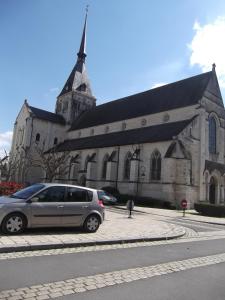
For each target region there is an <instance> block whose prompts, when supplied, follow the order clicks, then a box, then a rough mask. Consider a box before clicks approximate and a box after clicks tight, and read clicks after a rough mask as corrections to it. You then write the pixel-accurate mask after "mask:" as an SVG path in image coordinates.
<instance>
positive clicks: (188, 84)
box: [70, 71, 212, 130]
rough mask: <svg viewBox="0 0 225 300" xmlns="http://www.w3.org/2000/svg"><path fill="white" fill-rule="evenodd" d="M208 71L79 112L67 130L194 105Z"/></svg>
mask: <svg viewBox="0 0 225 300" xmlns="http://www.w3.org/2000/svg"><path fill="white" fill-rule="evenodd" d="M211 75H212V71H210V72H207V73H203V74H200V75H197V76H194V77H190V78H187V79H183V80H180V81H177V82H174V83H171V84H167V85H164V86H161V87H158V88H155V89H151V90H148V91H145V92H143V93H139V94H135V95H131V96H128V97H125V98H122V99H118V100H115V101H111V102H108V103H105V104H102V105H98V106H97V107H95V108H94V109H92V110H90V111H87V112H85V113H83V114H82V115H81V116H80V118H79V119H78V120H76V121H75V122H74V123H73V124H72V125H71V128H70V130H77V129H82V128H87V127H91V126H97V125H101V124H107V123H111V122H116V121H121V120H126V119H131V118H135V117H140V116H144V115H148V114H153V113H158V112H162V111H167V110H171V109H176V108H182V107H185V106H190V105H194V104H197V103H198V101H199V100H200V99H201V98H202V96H203V93H204V91H205V89H206V86H207V84H208V82H209V79H210V77H211Z"/></svg>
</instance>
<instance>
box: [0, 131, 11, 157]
mask: <svg viewBox="0 0 225 300" xmlns="http://www.w3.org/2000/svg"><path fill="white" fill-rule="evenodd" d="M12 136H13V132H12V131H6V132H4V133H0V157H2V156H4V154H5V151H4V150H6V151H7V152H8V151H10V147H11V142H12Z"/></svg>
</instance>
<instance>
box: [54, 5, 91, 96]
mask: <svg viewBox="0 0 225 300" xmlns="http://www.w3.org/2000/svg"><path fill="white" fill-rule="evenodd" d="M87 13H88V6H87V7H86V15H85V21H84V28H83V33H82V38H81V43H80V48H79V52H78V53H77V62H76V64H75V66H74V68H73V70H72V72H71V73H70V76H69V78H68V79H67V81H66V83H65V85H64V87H63V89H62V91H61V93H60V94H59V97H60V96H62V95H64V94H66V93H68V92H71V91H79V92H82V93H85V94H86V95H88V96H92V92H91V87H90V82H89V80H88V77H87V72H86V68H85V58H86V56H87V54H86V28H87Z"/></svg>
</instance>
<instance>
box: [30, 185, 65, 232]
mask: <svg viewBox="0 0 225 300" xmlns="http://www.w3.org/2000/svg"><path fill="white" fill-rule="evenodd" d="M64 197H65V187H64V186H51V187H48V188H47V189H45V190H44V191H41V192H40V193H39V194H37V195H35V197H34V199H33V200H32V199H31V204H30V205H31V224H32V225H31V226H34V227H35V226H60V225H62V214H63V207H64Z"/></svg>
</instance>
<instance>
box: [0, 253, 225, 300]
mask: <svg viewBox="0 0 225 300" xmlns="http://www.w3.org/2000/svg"><path fill="white" fill-rule="evenodd" d="M220 263H225V253H221V254H216V255H209V256H204V257H196V258H191V259H185V260H179V261H171V262H168V263H162V264H157V265H151V266H146V267H137V268H130V269H124V270H119V271H113V272H107V273H99V274H96V275H91V276H82V277H75V278H69V279H67V280H63V281H55V282H49V283H44V284H39V285H32V286H29V287H23V288H18V289H11V290H4V291H1V292H0V299H1V300H9V299H18V300H19V299H20V300H23V299H33V300H41V299H43V300H44V299H52V298H58V297H61V296H65V295H70V294H78V293H83V292H87V291H90V290H96V289H101V288H104V287H107V286H112V285H119V284H123V283H128V282H133V281H137V280H141V279H149V278H152V277H156V276H161V275H168V274H171V273H177V272H181V271H185V270H191V269H194V268H200V267H206V266H210V265H216V264H220Z"/></svg>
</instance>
